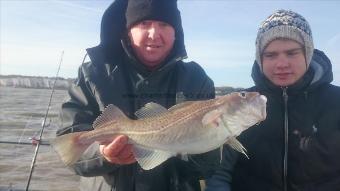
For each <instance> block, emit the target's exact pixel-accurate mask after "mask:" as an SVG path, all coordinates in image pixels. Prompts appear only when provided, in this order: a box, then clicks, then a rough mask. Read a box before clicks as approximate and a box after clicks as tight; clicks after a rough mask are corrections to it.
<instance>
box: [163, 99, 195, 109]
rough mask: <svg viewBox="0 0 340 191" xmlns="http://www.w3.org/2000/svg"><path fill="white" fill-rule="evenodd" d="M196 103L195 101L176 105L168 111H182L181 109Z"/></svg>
mask: <svg viewBox="0 0 340 191" xmlns="http://www.w3.org/2000/svg"><path fill="white" fill-rule="evenodd" d="M194 102H195V101H186V102H182V103H179V104H176V105H174V106H172V107H170V108H169V109H168V111H173V110H175V109H180V108H183V107H186V106H189V105H191V104H193V103H194Z"/></svg>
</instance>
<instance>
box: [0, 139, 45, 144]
mask: <svg viewBox="0 0 340 191" xmlns="http://www.w3.org/2000/svg"><path fill="white" fill-rule="evenodd" d="M31 140H32V141H31V142H15V141H0V143H4V144H14V145H37V144H38V142H40V145H50V143H48V142H47V141H46V142H45V141H38V139H34V138H32V139H31Z"/></svg>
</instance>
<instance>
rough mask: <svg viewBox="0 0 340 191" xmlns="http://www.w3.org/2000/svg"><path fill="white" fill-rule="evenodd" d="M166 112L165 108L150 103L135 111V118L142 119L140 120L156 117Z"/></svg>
mask: <svg viewBox="0 0 340 191" xmlns="http://www.w3.org/2000/svg"><path fill="white" fill-rule="evenodd" d="M166 112H168V110H167V109H166V108H165V107H163V106H161V105H159V104H157V103H154V102H150V103H147V104H145V105H144V107H142V108H140V109H139V110H137V111H136V112H135V115H136V117H138V119H142V118H148V117H154V116H158V115H160V114H163V113H166Z"/></svg>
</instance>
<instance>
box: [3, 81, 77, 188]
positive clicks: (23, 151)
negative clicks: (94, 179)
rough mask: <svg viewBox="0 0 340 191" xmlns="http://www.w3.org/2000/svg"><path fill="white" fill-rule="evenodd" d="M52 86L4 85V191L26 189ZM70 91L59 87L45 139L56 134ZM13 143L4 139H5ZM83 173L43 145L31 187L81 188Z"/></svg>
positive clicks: (49, 115)
mask: <svg viewBox="0 0 340 191" xmlns="http://www.w3.org/2000/svg"><path fill="white" fill-rule="evenodd" d="M51 92H52V90H51V89H24V88H9V87H0V191H10V190H25V188H26V185H27V182H28V177H29V172H30V166H31V162H32V159H33V156H34V151H35V147H36V146H35V145H33V144H27V145H24V144H18V143H31V142H32V140H31V139H32V138H34V137H38V136H39V133H40V131H41V129H42V123H43V119H44V117H45V113H46V111H47V107H48V103H49V99H50V96H51ZM66 98H67V91H65V90H55V92H54V94H53V96H52V103H51V106H50V108H49V114H48V117H47V120H46V122H45V130H44V133H43V136H42V141H43V143H44V142H48V141H49V140H51V139H53V138H54V137H55V132H56V130H57V129H58V126H59V125H60V121H59V119H58V113H59V110H60V106H61V103H62V102H63V101H64V100H65V99H66ZM6 141H8V142H13V143H4V142H6ZM78 181H79V177H78V176H76V175H75V174H74V173H73V172H72V171H71V170H70V169H68V168H67V167H65V166H64V165H63V163H62V162H61V161H60V160H59V157H58V156H57V154H56V153H55V152H54V150H53V149H52V148H51V147H50V146H45V145H41V146H40V148H39V153H38V156H37V160H36V163H35V168H34V171H33V174H32V179H31V182H30V186H29V190H48V191H71V190H72V191H77V190H79V189H78Z"/></svg>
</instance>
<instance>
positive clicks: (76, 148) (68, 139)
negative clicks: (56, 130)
mask: <svg viewBox="0 0 340 191" xmlns="http://www.w3.org/2000/svg"><path fill="white" fill-rule="evenodd" d="M83 133H84V132H76V133H70V134H66V135H62V136H59V137H56V138H55V139H54V140H53V141H51V145H52V147H53V149H54V150H55V151H56V152H57V153H58V155H59V156H60V158H61V160H62V161H63V162H64V164H65V165H67V166H70V165H72V164H74V163H75V162H76V161H77V160H78V159H79V158H80V156H81V155H82V154H83V152H84V151H85V150H86V149H87V148H88V147H89V146H90V145H91V144H81V143H79V142H78V137H79V136H80V135H81V134H83Z"/></svg>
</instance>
